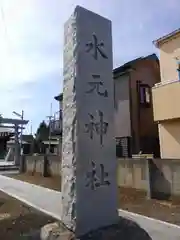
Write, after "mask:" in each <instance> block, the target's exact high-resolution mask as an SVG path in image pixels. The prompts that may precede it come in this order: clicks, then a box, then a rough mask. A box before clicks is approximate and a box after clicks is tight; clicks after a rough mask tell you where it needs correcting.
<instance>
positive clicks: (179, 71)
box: [177, 61, 180, 80]
mask: <svg viewBox="0 0 180 240" xmlns="http://www.w3.org/2000/svg"><path fill="white" fill-rule="evenodd" d="M177 71H178V77H179V80H180V61H179V62H178V68H177Z"/></svg>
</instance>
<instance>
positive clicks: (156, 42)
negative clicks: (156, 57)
mask: <svg viewBox="0 0 180 240" xmlns="http://www.w3.org/2000/svg"><path fill="white" fill-rule="evenodd" d="M179 33H180V28H178V29H176V30H175V31H173V32H171V33H168V34H166V35H164V36H162V37H160V38H158V39H156V40H154V41H153V44H154V45H155V46H156V47H159V45H160V44H161V43H163V42H165V41H167V40H168V39H170V38H172V37H174V36H176V35H177V34H179Z"/></svg>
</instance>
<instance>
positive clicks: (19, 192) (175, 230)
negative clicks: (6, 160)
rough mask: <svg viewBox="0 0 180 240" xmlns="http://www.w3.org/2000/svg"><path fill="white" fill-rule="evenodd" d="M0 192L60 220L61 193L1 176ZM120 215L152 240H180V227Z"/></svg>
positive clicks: (121, 211) (133, 215)
mask: <svg viewBox="0 0 180 240" xmlns="http://www.w3.org/2000/svg"><path fill="white" fill-rule="evenodd" d="M0 190H1V191H3V192H5V193H7V194H8V195H10V196H13V197H15V198H17V199H19V200H20V201H22V202H24V203H26V204H28V205H30V206H32V207H34V208H36V209H39V210H40V211H42V212H44V213H47V214H49V215H51V216H53V217H54V218H56V219H58V220H60V212H61V203H60V202H61V193H60V192H57V191H54V190H50V189H48V188H43V187H40V186H36V185H33V184H29V183H26V182H22V181H19V180H15V179H12V178H9V177H5V176H2V175H0ZM119 215H120V216H123V217H125V218H129V219H131V220H133V221H135V222H136V223H137V224H138V225H139V226H140V227H142V228H143V229H144V230H145V231H147V232H148V234H149V235H150V237H151V238H152V240H180V227H178V226H174V225H170V224H165V223H163V222H160V221H157V220H149V219H147V218H144V217H143V216H140V215H136V214H133V213H129V212H127V211H123V210H119Z"/></svg>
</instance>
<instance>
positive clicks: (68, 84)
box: [61, 7, 118, 236]
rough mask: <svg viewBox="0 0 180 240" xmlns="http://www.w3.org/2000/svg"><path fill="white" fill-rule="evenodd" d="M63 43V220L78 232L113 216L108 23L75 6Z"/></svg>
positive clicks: (114, 194) (110, 221)
mask: <svg viewBox="0 0 180 240" xmlns="http://www.w3.org/2000/svg"><path fill="white" fill-rule="evenodd" d="M64 44H65V47H64V89H63V146H62V188H61V189H62V222H63V223H64V224H65V225H66V226H67V227H68V228H69V229H71V230H73V231H74V232H75V233H76V236H78V235H82V234H85V233H86V232H88V231H90V230H93V229H97V228H99V227H103V226H107V225H111V224H113V223H115V222H116V221H117V218H118V213H117V183H116V169H117V162H116V154H115V138H114V94H113V92H114V87H113V78H112V69H113V66H112V36H111V22H110V21H109V20H107V19H105V18H103V17H101V16H99V15H97V14H95V13H93V12H90V11H88V10H86V9H83V8H81V7H76V9H75V11H74V14H73V15H72V16H71V18H70V19H69V21H68V22H67V23H66V24H65V40H64ZM107 216H108V217H107Z"/></svg>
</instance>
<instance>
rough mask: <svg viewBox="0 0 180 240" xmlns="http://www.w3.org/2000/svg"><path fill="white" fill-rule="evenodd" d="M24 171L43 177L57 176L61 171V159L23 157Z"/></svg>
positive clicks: (38, 156) (43, 156) (44, 156)
mask: <svg viewBox="0 0 180 240" xmlns="http://www.w3.org/2000/svg"><path fill="white" fill-rule="evenodd" d="M24 162H25V163H24V165H25V168H24V171H26V172H29V173H32V174H33V173H40V174H42V175H43V176H45V175H50V176H58V175H60V171H61V157H60V156H58V155H33V156H32V155H25V156H24Z"/></svg>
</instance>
